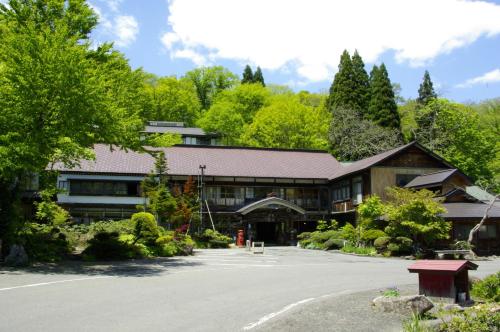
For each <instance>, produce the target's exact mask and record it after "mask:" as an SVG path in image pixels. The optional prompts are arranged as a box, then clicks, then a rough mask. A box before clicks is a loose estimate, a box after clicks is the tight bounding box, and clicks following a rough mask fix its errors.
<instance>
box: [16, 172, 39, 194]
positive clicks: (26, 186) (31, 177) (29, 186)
mask: <svg viewBox="0 0 500 332" xmlns="http://www.w3.org/2000/svg"><path fill="white" fill-rule="evenodd" d="M20 187H21V189H22V190H25V191H37V190H38V189H39V184H38V174H35V173H29V172H28V173H25V174H23V175H22V176H21V179H20Z"/></svg>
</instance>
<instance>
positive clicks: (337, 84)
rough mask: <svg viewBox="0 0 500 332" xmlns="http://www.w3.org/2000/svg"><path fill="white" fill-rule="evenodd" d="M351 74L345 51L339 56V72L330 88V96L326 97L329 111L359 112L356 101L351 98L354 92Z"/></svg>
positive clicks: (347, 54)
mask: <svg viewBox="0 0 500 332" xmlns="http://www.w3.org/2000/svg"><path fill="white" fill-rule="evenodd" d="M352 73H353V68H352V60H351V56H350V55H349V52H347V50H344V52H343V53H342V55H341V56H340V63H339V70H338V72H337V73H336V74H335V77H334V79H333V83H332V85H331V86H330V95H329V97H328V108H329V109H330V110H332V109H335V108H344V109H352V110H356V111H360V110H361V109H360V107H359V104H358V101H357V100H354V98H353V97H352V94H353V90H354V82H353V80H352V75H353V74H352Z"/></svg>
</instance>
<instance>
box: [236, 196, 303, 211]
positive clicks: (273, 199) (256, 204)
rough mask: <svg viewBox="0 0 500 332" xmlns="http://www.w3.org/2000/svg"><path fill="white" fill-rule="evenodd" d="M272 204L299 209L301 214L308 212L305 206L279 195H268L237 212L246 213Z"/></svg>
mask: <svg viewBox="0 0 500 332" xmlns="http://www.w3.org/2000/svg"><path fill="white" fill-rule="evenodd" d="M272 205H281V206H284V207H286V208H289V209H292V210H294V211H297V212H298V213H300V214H306V211H305V210H304V209H303V208H301V207H300V206H298V205H296V204H294V203H292V202H290V201H287V200H284V199H281V198H278V197H268V198H264V199H261V200H260V201H257V202H253V203H250V204H248V205H246V206H244V207H242V208H241V209H239V210H238V211H236V213H239V214H242V215H246V214H248V213H250V212H252V211H254V210H257V209H260V208H263V207H268V206H272Z"/></svg>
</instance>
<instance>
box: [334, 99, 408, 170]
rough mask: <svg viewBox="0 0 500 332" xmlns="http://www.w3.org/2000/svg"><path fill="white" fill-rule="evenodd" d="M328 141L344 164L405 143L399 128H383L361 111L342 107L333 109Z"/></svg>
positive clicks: (335, 154)
mask: <svg viewBox="0 0 500 332" xmlns="http://www.w3.org/2000/svg"><path fill="white" fill-rule="evenodd" d="M328 139H329V142H330V146H331V149H332V152H333V155H334V156H335V157H337V158H338V159H340V160H343V161H355V160H359V159H363V158H367V157H370V156H373V155H375V154H378V153H381V152H384V151H387V150H390V149H392V148H395V147H398V146H400V145H401V144H402V141H401V138H400V134H399V131H398V130H397V129H393V128H384V127H381V126H379V125H377V124H375V123H374V122H372V121H370V120H367V119H363V118H362V116H361V114H359V113H358V112H355V111H353V110H346V109H341V108H337V109H334V110H333V116H332V120H331V124H330V129H329V132H328Z"/></svg>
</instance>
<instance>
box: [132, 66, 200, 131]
mask: <svg viewBox="0 0 500 332" xmlns="http://www.w3.org/2000/svg"><path fill="white" fill-rule="evenodd" d="M144 90H145V94H146V105H145V107H144V111H143V114H142V118H143V120H144V121H147V120H158V121H161V120H163V121H178V122H184V123H185V125H187V126H192V125H194V124H195V122H196V120H197V119H198V117H199V116H200V110H201V105H200V102H199V100H198V97H197V94H196V88H195V86H194V85H193V82H192V81H190V80H187V79H177V78H176V77H160V78H158V77H156V76H154V75H149V77H147V79H146V82H145V86H144Z"/></svg>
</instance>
